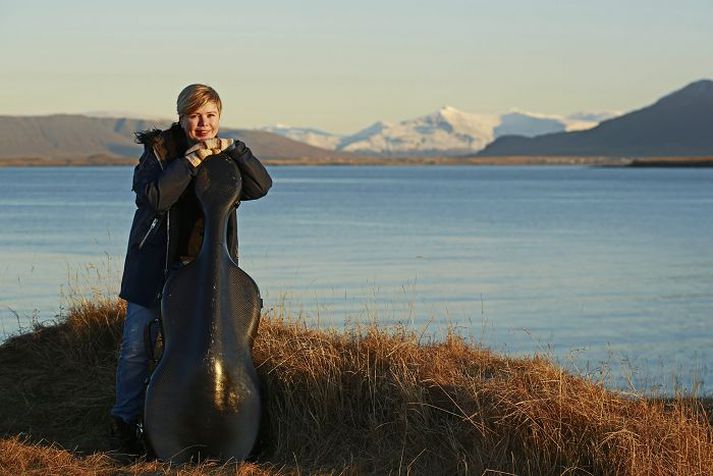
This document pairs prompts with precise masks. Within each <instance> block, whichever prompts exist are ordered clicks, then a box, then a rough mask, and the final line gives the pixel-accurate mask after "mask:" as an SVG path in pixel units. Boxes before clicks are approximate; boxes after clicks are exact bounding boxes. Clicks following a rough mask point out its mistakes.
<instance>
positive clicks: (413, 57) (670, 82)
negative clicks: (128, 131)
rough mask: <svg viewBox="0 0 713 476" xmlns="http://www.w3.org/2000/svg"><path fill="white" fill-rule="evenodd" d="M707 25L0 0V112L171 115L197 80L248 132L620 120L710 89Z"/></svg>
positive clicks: (430, 2) (606, 13) (559, 7)
mask: <svg viewBox="0 0 713 476" xmlns="http://www.w3.org/2000/svg"><path fill="white" fill-rule="evenodd" d="M200 5H204V6H200ZM712 25H713V1H712V0H680V1H678V2H673V1H670V0H628V1H627V0H599V1H596V2H595V1H591V0H588V1H579V0H570V1H564V0H560V1H557V0H531V1H526V0H500V1H488V2H485V1H479V0H471V1H466V0H393V1H389V0H379V1H376V0H359V1H354V2H349V3H347V2H340V1H337V0H331V1H328V0H302V1H297V0H292V1H290V0H275V1H270V0H263V1H258V0H252V1H250V2H244V1H222V0H217V1H213V2H196V1H193V2H184V1H172V2H165V1H151V0H144V1H141V2H138V1H135V0H123V1H121V2H113V3H111V6H109V4H105V3H102V2H100V1H96V0H95V1H93V2H89V1H71V0H67V1H64V2H60V1H53V2H49V1H46V2H40V1H33V0H26V1H24V2H19V1H9V0H0V61H1V64H2V67H1V68H0V86H2V87H0V114H12V115H20V114H21V115H37V114H49V113H58V112H63V113H81V112H88V111H120V112H130V113H135V114H136V115H141V116H158V117H167V118H173V117H175V100H176V96H177V94H178V92H179V91H180V90H181V89H182V88H183V86H185V85H187V84H190V83H194V82H202V83H207V84H210V85H212V86H213V87H215V88H216V90H217V91H218V92H219V93H220V95H221V97H222V99H223V104H224V111H223V125H225V126H232V127H246V128H252V127H259V126H265V125H273V124H276V123H281V124H288V125H293V126H311V127H318V128H320V129H324V130H327V131H331V132H340V133H344V132H356V131H357V130H359V129H361V128H363V127H366V126H368V125H369V124H371V123H373V122H375V121H377V120H387V121H393V122H397V121H400V120H404V119H409V118H413V117H416V116H421V115H424V114H428V113H431V112H433V111H435V110H437V109H439V108H440V107H442V106H444V105H449V106H453V107H455V108H458V109H461V110H463V111H467V112H474V113H502V112H506V111H508V110H510V109H512V108H517V109H520V110H525V111H531V112H538V113H543V114H561V115H566V114H570V113H574V112H579V111H588V112H596V111H629V110H632V109H636V108H639V107H643V106H645V105H648V104H650V103H651V102H653V101H654V100H656V99H658V98H659V97H660V96H662V95H664V94H668V93H669V92H672V91H674V90H676V89H679V88H681V87H683V86H685V85H686V84H688V83H690V82H692V81H695V80H699V79H703V78H713V26H712Z"/></svg>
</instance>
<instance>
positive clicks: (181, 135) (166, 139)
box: [134, 122, 188, 162]
mask: <svg viewBox="0 0 713 476" xmlns="http://www.w3.org/2000/svg"><path fill="white" fill-rule="evenodd" d="M134 135H135V136H136V138H135V142H136V143H137V144H143V145H144V147H146V148H150V149H153V151H154V154H156V157H157V158H158V159H159V160H161V161H162V162H168V161H171V160H173V159H175V158H176V157H180V156H182V155H183V154H184V153H185V152H186V150H187V149H188V140H187V139H186V134H185V132H184V131H183V128H181V125H180V124H179V123H178V122H174V123H173V124H172V125H171V127H169V128H168V129H166V130H161V129H146V130H143V131H138V132H135V133H134Z"/></svg>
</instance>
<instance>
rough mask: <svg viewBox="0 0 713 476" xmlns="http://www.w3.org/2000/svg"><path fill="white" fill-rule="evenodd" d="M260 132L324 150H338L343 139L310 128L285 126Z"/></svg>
mask: <svg viewBox="0 0 713 476" xmlns="http://www.w3.org/2000/svg"><path fill="white" fill-rule="evenodd" d="M260 130H263V131H267V132H272V133H273V134H277V135H281V136H284V137H288V138H290V139H292V140H296V141H299V142H304V143H305V144H309V145H313V146H315V147H321V148H322V149H328V150H337V148H338V146H339V143H340V141H341V140H342V137H341V136H339V135H337V134H332V133H330V132H325V131H322V130H319V129H314V128H310V127H290V126H286V125H283V124H277V125H275V126H269V127H262V128H261V129H260Z"/></svg>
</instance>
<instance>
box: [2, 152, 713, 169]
mask: <svg viewBox="0 0 713 476" xmlns="http://www.w3.org/2000/svg"><path fill="white" fill-rule="evenodd" d="M137 161H138V157H118V156H105V155H92V156H87V157H58V158H47V157H27V158H11V159H0V168H5V167H98V166H134V165H136V163H137ZM261 161H262V162H263V163H264V164H265V165H270V166H281V165H289V166H300V165H302V166H333V165H344V166H374V165H377V166H433V165H435V166H444V165H445V166H447V165H461V166H462V165H472V166H596V167H639V168H641V167H660V168H670V167H713V157H602V156H583V157H579V156H572V157H570V156H503V157H478V156H464V157H445V156H444V157H360V158H345V157H326V158H311V157H293V158H270V157H266V158H261Z"/></svg>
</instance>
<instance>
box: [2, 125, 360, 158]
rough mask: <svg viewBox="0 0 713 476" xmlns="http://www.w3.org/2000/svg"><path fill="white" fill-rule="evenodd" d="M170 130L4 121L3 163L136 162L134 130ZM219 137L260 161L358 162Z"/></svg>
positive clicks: (257, 139)
mask: <svg viewBox="0 0 713 476" xmlns="http://www.w3.org/2000/svg"><path fill="white" fill-rule="evenodd" d="M169 125H170V121H161V120H145V119H129V118H107V117H89V116H83V115H70V114H57V115H50V116H0V161H2V160H9V159H15V160H16V159H28V158H32V159H41V160H44V161H45V162H46V161H52V160H57V161H58V162H62V161H66V160H77V159H83V158H92V157H94V158H97V157H100V158H122V157H123V158H127V159H128V158H131V159H136V158H138V156H139V154H140V153H141V146H139V145H137V144H135V143H134V142H133V139H134V135H133V133H134V131H138V130H143V129H149V128H153V127H159V128H166V127H168V126H169ZM220 134H221V135H222V136H224V137H233V138H236V137H237V138H239V139H240V140H243V141H245V142H246V143H247V144H248V145H249V146H250V148H251V149H252V151H253V152H254V153H255V155H256V156H258V157H260V158H264V159H278V160H279V159H320V160H324V159H329V158H341V159H344V158H354V156H352V155H351V154H349V153H342V152H334V151H330V150H325V149H321V148H318V147H314V146H311V145H307V144H304V143H301V142H297V141H295V140H292V139H289V138H286V137H282V136H280V135H277V134H272V133H270V132H265V131H255V130H243V129H230V128H222V129H221V132H220Z"/></svg>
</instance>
